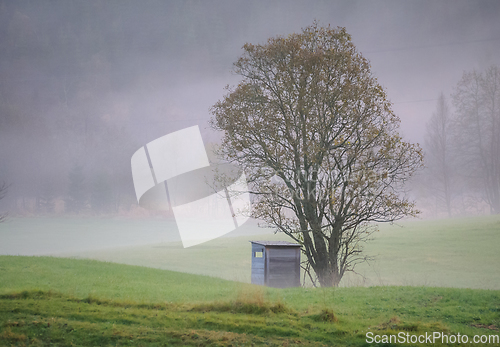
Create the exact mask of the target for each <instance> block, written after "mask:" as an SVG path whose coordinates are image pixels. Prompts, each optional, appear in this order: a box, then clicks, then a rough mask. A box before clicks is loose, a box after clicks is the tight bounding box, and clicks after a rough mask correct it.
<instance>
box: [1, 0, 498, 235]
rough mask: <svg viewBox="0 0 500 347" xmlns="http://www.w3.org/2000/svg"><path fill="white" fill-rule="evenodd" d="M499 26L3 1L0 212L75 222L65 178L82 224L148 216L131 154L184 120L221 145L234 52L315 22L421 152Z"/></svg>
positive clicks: (409, 4) (310, 8)
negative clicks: (354, 51) (78, 189)
mask: <svg viewBox="0 0 500 347" xmlns="http://www.w3.org/2000/svg"><path fill="white" fill-rule="evenodd" d="M498 18H500V3H499V2H498V1H456V0H449V1H439V2H436V1H404V2H402V1H371V2H366V1H273V2H267V1H140V2H139V1H8V0H3V1H0V183H1V182H5V183H6V184H7V185H8V194H7V196H6V197H5V198H4V199H2V200H1V201H0V211H8V212H9V216H11V217H13V218H15V217H26V216H38V215H42V216H44V215H48V216H53V215H62V214H69V215H71V213H70V212H71V211H68V205H67V195H68V189H70V188H68V187H69V186H70V181H71V179H72V178H70V177H73V184H76V185H78V181H79V180H80V181H81V182H80V183H81V184H82V186H84V187H85V188H84V189H83V191H84V193H85V194H86V196H87V199H88V201H89V203H90V201H94V204H93V207H89V208H87V210H86V211H83V212H80V213H79V214H80V215H83V216H99V215H112V216H126V217H141V218H142V217H151V216H155V215H154V213H153V212H148V211H144V210H142V209H141V208H139V207H138V206H137V200H136V197H135V193H134V185H133V181H132V175H131V170H130V158H131V156H132V155H133V153H134V152H135V151H136V150H137V149H138V148H140V147H141V146H144V145H145V144H146V143H148V142H150V141H152V140H154V139H156V138H158V137H161V136H163V135H165V134H168V133H171V132H173V131H176V130H180V129H183V128H185V127H188V126H193V125H199V127H200V130H201V133H202V136H203V140H204V142H205V144H207V145H209V144H211V143H214V142H217V140H218V139H219V134H215V133H213V132H212V131H211V130H210V129H209V127H208V120H209V118H210V112H209V108H210V107H211V106H212V105H213V104H214V103H215V102H217V101H218V100H219V99H221V98H222V96H223V95H224V93H225V92H224V90H223V88H224V86H225V85H228V84H229V85H234V84H236V83H238V77H237V76H235V75H234V74H232V73H231V69H232V63H233V62H234V61H235V60H236V59H237V57H238V56H239V55H240V54H241V53H242V49H241V47H242V46H243V44H244V43H246V42H250V43H264V42H265V41H266V40H267V38H269V37H272V36H276V35H287V34H289V33H292V32H299V31H300V30H301V28H303V27H305V26H308V25H311V24H312V23H313V21H314V20H318V21H319V23H320V24H321V25H328V24H330V25H331V26H333V27H336V26H343V27H346V29H347V32H348V33H350V34H351V35H352V41H353V43H354V44H355V45H356V47H357V48H358V49H359V51H360V52H361V53H362V54H363V55H364V56H365V57H366V58H368V59H369V60H370V62H371V66H372V72H373V73H374V75H375V76H376V77H377V78H378V81H379V83H380V84H381V85H382V86H383V87H384V88H385V89H386V91H387V93H388V96H389V99H390V100H391V101H392V102H393V103H394V111H395V113H396V114H397V115H398V116H399V117H400V118H401V133H402V134H403V136H404V138H405V139H406V140H408V141H412V142H418V143H423V140H424V136H425V131H426V127H425V124H426V123H427V122H428V120H429V119H430V117H431V116H432V114H433V112H435V109H436V103H437V100H438V97H439V95H440V93H443V94H444V95H445V96H449V95H450V93H452V92H453V88H454V87H455V86H456V84H457V82H458V81H459V80H460V78H461V76H462V74H463V72H464V71H471V70H473V69H477V70H483V69H486V68H487V67H489V66H492V65H500V21H499V20H498ZM71 175H73V176H71ZM75 182H76V183H75ZM417 195H418V194H417ZM417 195H416V196H417ZM92 199H93V200H92ZM73 214H74V213H73ZM154 240H157V239H154ZM130 242H132V243H133V242H135V241H130Z"/></svg>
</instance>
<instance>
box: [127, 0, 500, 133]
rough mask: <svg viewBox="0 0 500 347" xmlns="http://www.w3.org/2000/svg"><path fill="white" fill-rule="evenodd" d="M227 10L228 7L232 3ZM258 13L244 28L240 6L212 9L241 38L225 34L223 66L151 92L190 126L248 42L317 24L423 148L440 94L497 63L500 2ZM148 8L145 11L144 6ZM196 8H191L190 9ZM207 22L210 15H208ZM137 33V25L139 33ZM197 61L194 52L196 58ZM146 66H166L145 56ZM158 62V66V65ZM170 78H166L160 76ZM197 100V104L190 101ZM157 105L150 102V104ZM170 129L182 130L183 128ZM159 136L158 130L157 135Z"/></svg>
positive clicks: (288, 5)
mask: <svg viewBox="0 0 500 347" xmlns="http://www.w3.org/2000/svg"><path fill="white" fill-rule="evenodd" d="M230 3H231V5H230V6H229V4H230ZM254 3H257V4H258V7H259V8H260V9H261V10H260V11H259V12H258V13H254V14H253V16H254V19H252V20H250V21H249V23H248V22H245V23H244V25H243V24H242V25H240V24H241V23H240V22H239V21H238V18H239V17H240V16H241V15H242V13H244V11H245V9H246V6H245V5H244V2H230V1H217V2H213V4H214V6H215V7H217V8H218V9H225V10H224V11H220V12H219V14H220V16H221V17H220V19H221V20H222V21H224V22H225V23H230V25H229V28H234V31H235V32H237V33H238V34H237V35H236V34H235V35H228V38H229V39H228V40H227V41H226V42H224V43H223V45H222V46H221V48H222V49H223V52H224V54H225V55H224V59H223V62H222V63H221V66H220V69H219V71H218V72H217V74H211V75H210V76H206V75H204V74H202V73H201V74H199V75H197V74H198V72H199V71H200V70H201V69H203V64H204V61H203V57H201V56H200V57H198V58H197V57H192V56H189V57H186V59H187V60H188V61H189V62H186V61H182V60H181V61H176V62H173V65H172V68H171V78H170V79H169V78H166V79H164V80H162V82H159V84H158V86H159V87H160V88H155V87H152V88H153V89H150V90H149V91H150V92H152V91H153V90H154V92H152V94H150V95H148V97H150V98H155V96H154V95H153V94H154V93H155V92H156V93H158V95H156V97H158V98H165V94H164V92H165V90H164V88H166V89H168V90H169V92H168V93H167V94H168V96H167V99H168V102H169V103H170V105H171V106H172V109H175V110H177V112H178V113H179V116H180V117H182V118H186V119H192V122H190V123H189V124H194V123H196V122H199V121H200V119H206V118H207V117H208V113H207V108H208V107H210V106H211V105H212V104H213V103H214V102H215V101H216V100H218V99H220V98H221V97H222V95H223V93H224V91H223V90H222V87H223V86H224V85H226V84H228V83H235V82H236V81H237V78H236V77H235V76H231V75H230V74H229V71H230V70H231V64H230V62H231V61H234V60H235V59H236V58H237V56H238V55H239V54H241V52H242V50H241V46H242V45H243V44H244V43H245V42H252V43H263V42H265V40H266V39H267V38H268V37H271V36H275V35H286V34H288V33H291V32H299V31H300V30H301V28H302V27H305V26H308V25H310V24H311V23H312V22H313V20H314V19H317V20H319V21H320V23H321V24H323V25H327V24H330V25H332V26H344V27H346V28H347V31H348V32H349V33H350V34H351V35H352V40H353V42H354V44H355V45H356V46H357V47H358V49H359V50H360V51H361V52H362V53H363V55H364V56H365V57H367V58H368V59H369V60H370V62H371V64H372V71H373V73H374V74H375V75H376V76H377V77H378V79H379V82H380V84H381V85H382V86H384V88H385V89H386V90H387V92H388V95H389V98H390V100H391V101H392V102H393V103H394V110H395V111H396V113H397V114H398V115H399V116H400V118H401V120H402V132H403V133H404V135H405V136H407V139H409V140H412V141H418V142H421V141H422V139H423V133H424V130H425V122H426V121H427V119H428V118H429V117H430V116H431V114H432V113H433V111H434V109H435V105H436V99H437V98H438V96H439V94H440V92H444V94H445V96H449V94H450V93H451V92H452V89H453V87H454V85H455V84H456V83H457V82H458V80H459V79H460V77H461V75H462V73H463V72H464V71H470V70H472V69H483V68H485V67H487V66H489V65H492V64H500V20H499V18H500V2H499V1H456V0H451V1H370V2H368V1H269V2H268V1H258V2H254ZM146 6H147V5H146ZM193 6H194V8H196V5H193ZM207 15H210V14H207ZM137 30H138V31H140V30H141V28H140V26H138V27H137ZM193 54H194V55H196V53H193ZM149 58H150V59H151V60H149V63H150V64H153V65H156V64H158V66H160V65H161V64H168V62H166V61H161V57H155V56H152V57H149ZM157 59H160V61H161V62H159V61H158V60H157ZM163 76H167V74H165V75H163ZM194 99H195V100H196V101H194ZM152 104H154V102H152V103H151V105H152ZM174 124H175V123H174V122H170V125H169V126H171V127H172V126H173V127H183V126H185V124H184V123H182V124H179V125H174ZM161 131H163V129H162V130H160V129H158V133H160V132H161Z"/></svg>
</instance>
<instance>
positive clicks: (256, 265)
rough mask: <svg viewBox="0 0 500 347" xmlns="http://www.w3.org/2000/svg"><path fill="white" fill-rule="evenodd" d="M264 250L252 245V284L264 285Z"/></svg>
mask: <svg viewBox="0 0 500 347" xmlns="http://www.w3.org/2000/svg"><path fill="white" fill-rule="evenodd" d="M265 259H266V249H265V247H264V246H262V245H258V244H255V243H253V244H252V283H253V284H259V285H265V284H266V279H265V267H266V262H265Z"/></svg>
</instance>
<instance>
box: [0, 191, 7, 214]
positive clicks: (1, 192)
mask: <svg viewBox="0 0 500 347" xmlns="http://www.w3.org/2000/svg"><path fill="white" fill-rule="evenodd" d="M6 195H7V185H6V184H5V182H3V183H2V184H0V200H2V199H3V198H5V196H6ZM5 218H7V215H6V214H0V223H2V222H3V221H4V220H5Z"/></svg>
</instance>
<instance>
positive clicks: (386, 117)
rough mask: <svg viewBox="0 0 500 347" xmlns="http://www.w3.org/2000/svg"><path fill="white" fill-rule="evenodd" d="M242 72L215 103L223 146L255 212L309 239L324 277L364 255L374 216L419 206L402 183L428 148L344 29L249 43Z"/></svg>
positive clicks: (325, 280) (331, 280) (325, 282)
mask: <svg viewBox="0 0 500 347" xmlns="http://www.w3.org/2000/svg"><path fill="white" fill-rule="evenodd" d="M243 49H244V54H243V55H242V56H241V57H240V58H239V59H238V60H237V61H236V63H235V64H234V66H235V72H236V73H237V74H239V75H240V76H242V81H241V82H240V83H239V84H238V85H237V86H236V87H233V88H230V87H228V94H227V95H226V96H225V97H224V98H223V99H222V100H221V101H219V102H217V103H216V104H215V105H214V106H213V108H212V114H213V116H214V117H213V119H212V127H213V128H214V129H216V130H219V131H222V132H223V134H224V135H223V140H222V143H221V146H220V148H219V155H220V156H221V157H222V158H223V159H225V160H227V161H229V162H231V163H234V164H237V165H238V166H239V167H240V168H241V169H242V170H244V172H245V174H246V176H247V178H248V182H249V184H250V186H251V187H252V188H251V193H252V196H253V207H252V215H253V217H255V218H258V219H261V220H264V221H265V222H266V223H267V225H268V226H270V227H273V228H276V229H277V231H280V232H284V233H286V234H287V235H289V236H290V237H291V238H292V239H294V240H296V241H297V242H300V243H301V244H302V246H303V247H302V250H303V253H304V254H305V256H306V259H307V266H308V267H310V268H312V270H314V271H313V272H312V273H314V274H315V276H317V279H318V280H319V283H320V284H321V285H322V286H336V285H338V284H339V282H340V280H341V278H342V276H343V275H344V274H345V272H347V271H352V270H354V267H355V265H356V264H357V263H359V262H361V261H364V260H365V259H366V256H365V255H364V254H363V253H362V243H363V241H366V240H367V239H368V238H369V236H370V234H371V233H372V232H373V231H374V230H375V228H374V227H373V223H374V222H392V221H395V220H398V219H401V218H403V217H405V216H413V215H416V214H417V213H418V211H417V210H416V209H415V206H414V203H413V202H412V201H410V200H409V199H408V198H407V197H406V196H405V188H404V183H405V182H406V181H407V180H408V179H409V178H410V177H411V176H412V174H413V173H414V172H415V170H417V169H418V168H419V167H420V166H421V165H422V154H421V149H420V148H419V146H418V145H416V144H411V143H407V142H405V141H403V139H402V138H401V136H400V135H399V134H398V127H399V122H400V121H399V118H398V117H397V116H396V115H395V114H394V113H393V111H392V109H391V103H390V101H389V100H388V99H387V96H386V93H385V91H384V90H383V88H382V87H381V86H380V85H379V84H378V82H377V79H376V78H375V77H374V76H373V75H372V73H371V71H370V65H369V63H368V61H367V60H366V59H365V58H364V57H363V56H362V55H361V54H360V53H359V52H358V51H357V50H356V47H355V46H354V44H353V43H352V42H351V37H350V35H349V34H348V33H347V32H346V30H345V29H344V28H336V29H333V28H330V27H320V26H319V25H318V23H314V24H313V25H312V26H309V27H307V28H305V29H303V30H302V32H301V33H298V34H291V35H289V36H287V37H280V36H279V37H275V38H270V39H269V40H268V41H267V43H266V44H262V45H253V44H249V43H247V44H245V45H244V47H243Z"/></svg>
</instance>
